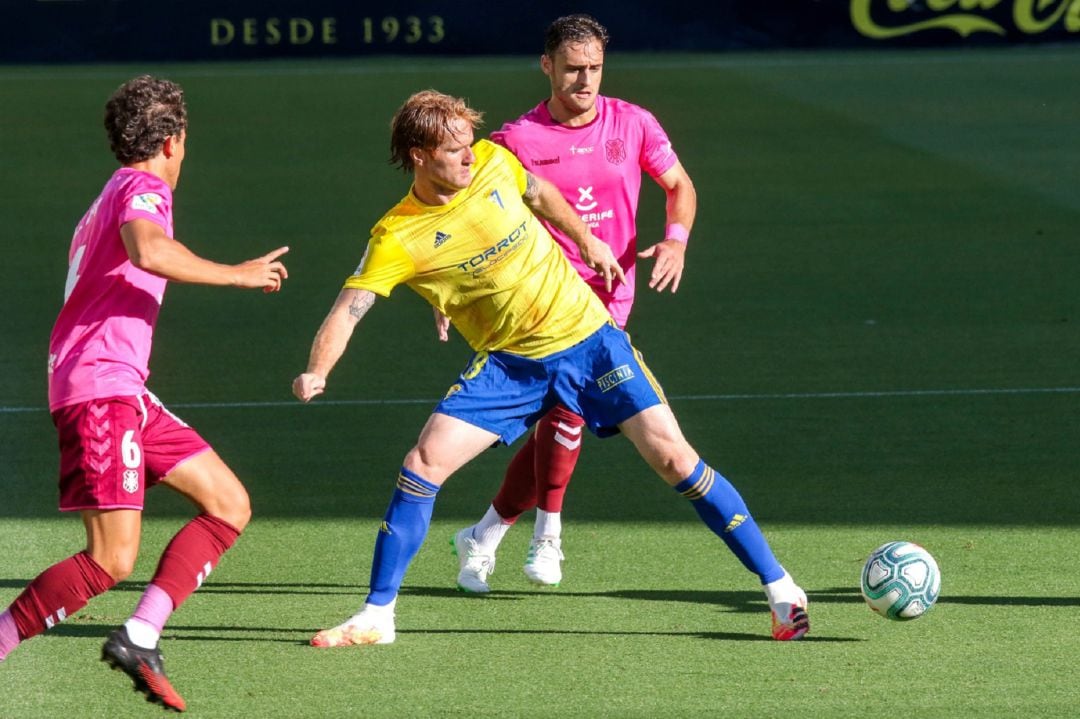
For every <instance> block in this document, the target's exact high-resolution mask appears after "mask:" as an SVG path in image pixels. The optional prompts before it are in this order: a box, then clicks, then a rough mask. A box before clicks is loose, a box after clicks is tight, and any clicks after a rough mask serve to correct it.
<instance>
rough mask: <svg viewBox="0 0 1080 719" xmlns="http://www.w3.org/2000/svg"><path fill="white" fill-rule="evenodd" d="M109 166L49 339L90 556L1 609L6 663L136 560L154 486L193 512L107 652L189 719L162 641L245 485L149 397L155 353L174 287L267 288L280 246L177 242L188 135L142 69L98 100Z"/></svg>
mask: <svg viewBox="0 0 1080 719" xmlns="http://www.w3.org/2000/svg"><path fill="white" fill-rule="evenodd" d="M105 129H106V131H107V133H108V135H109V142H110V144H111V146H112V150H113V154H114V155H115V156H116V159H117V160H119V162H120V164H121V167H120V168H118V169H117V170H116V171H115V172H114V173H113V175H112V177H111V178H109V180H108V182H107V183H106V184H105V187H104V189H103V190H102V191H101V194H100V195H99V196H98V198H97V199H96V200H95V201H94V202H93V204H92V205H91V206H90V209H89V210H87V212H86V214H85V215H84V216H83V218H82V221H81V222H79V224H78V226H77V228H76V230H75V235H74V237H73V239H72V241H71V247H70V250H69V253H68V276H67V282H66V283H65V287H64V304H63V307H62V308H61V310H60V314H59V316H58V317H57V320H56V323H55V325H54V327H53V332H52V337H51V340H50V342H49V363H48V372H49V410H50V411H51V413H52V419H53V423H54V424H55V425H56V429H57V433H58V435H59V445H60V481H59V485H60V487H59V488H60V510H61V511H63V512H79V513H80V514H81V516H82V521H83V525H84V527H85V528H86V548H85V549H84V550H83V551H81V552H78V553H77V554H74V555H73V556H71V557H69V558H67V559H65V560H63V561H61V562H59V563H57V564H54V565H53V566H51V567H49V568H48V569H46V570H45V571H44V572H42V573H41V574H39V575H38V576H37V577H36V578H35V579H33V580H32V581H31V582H30V584H29V585H28V586H27V587H26V589H24V590H23V592H22V593H21V594H20V595H19V596H18V597H16V599H15V601H14V602H12V603H11V605H10V606H9V607H8V608H7V610H5V611H4V612H3V613H0V661H2V660H4V659H5V658H6V657H7V655H8V654H9V653H10V652H11V651H12V649H14V648H15V647H16V646H17V645H18V644H19V643H20V642H22V641H24V640H26V639H29V638H31V637H33V636H35V635H37V634H40V633H42V632H44V631H45V630H46V629H49V628H51V627H52V626H54V625H55V624H57V623H59V622H62V621H64V619H66V618H67V617H70V616H72V615H73V614H75V613H76V612H77V611H79V610H80V609H81V608H82V607H83V606H84V605H85V604H86V603H87V602H88V601H90V599H92V598H93V597H95V596H97V595H99V594H102V593H104V592H106V591H108V590H109V589H110V588H112V587H113V586H114V585H115V584H116V583H117V582H119V581H122V580H124V579H126V578H127V577H128V576H129V575H130V574H131V571H132V569H133V567H134V566H135V559H136V555H137V554H138V550H139V535H140V532H141V527H142V509H143V498H144V494H145V492H146V490H147V489H148V488H149V487H152V486H154V485H157V484H162V485H164V486H167V487H169V488H170V489H173V490H174V491H176V492H179V493H180V494H182V495H183V496H185V497H187V498H188V499H190V500H191V501H192V502H193V503H194V504H195V506H196V508H197V509H198V510H199V514H198V516H196V517H195V518H194V519H192V520H191V521H190V522H188V523H187V524H186V525H185V526H184V527H182V528H181V529H180V531H179V532H178V533H177V534H176V536H174V537H173V539H172V541H170V542H169V544H168V546H167V547H166V548H165V552H164V554H163V555H162V557H161V560H160V562H159V563H158V566H157V571H156V572H155V573H154V576H153V578H152V579H151V580H150V583H149V585H148V586H147V588H146V591H145V592H144V593H143V595H142V598H141V599H140V601H139V603H138V606H137V607H136V609H135V612H134V614H133V615H132V616H131V618H130V619H128V621H127V622H126V623H125V624H124V625H123V626H121V627H119V628H118V629H116V630H115V631H114V632H112V633H111V634H110V635H109V637H108V638H107V640H106V641H105V644H104V646H103V647H102V655H101V658H102V660H103V661H105V662H107V663H108V664H110V665H111V666H112V667H113V668H114V669H120V670H123V671H124V672H125V673H127V674H128V675H129V676H130V677H131V678H132V680H133V681H134V684H135V688H136V689H137V690H139V691H141V692H143V693H144V694H146V697H147V699H148V700H150V701H153V702H157V703H159V704H161V705H163V706H164V707H165V708H167V709H172V710H176V711H183V710H184V709H185V708H186V704H185V702H184V700H183V698H182V697H181V696H180V694H179V693H178V692H177V691H176V690H175V689H174V688H173V687H172V684H171V683H170V682H169V680H168V679H167V678H166V676H165V670H164V667H163V664H162V658H161V652H160V651H159V649H158V639H159V638H160V636H161V631H162V628H163V627H164V625H165V621H166V620H167V619H168V618H169V616H170V615H171V614H172V612H173V610H174V609H176V608H177V607H179V606H180V604H181V603H182V602H183V601H184V600H185V599H186V598H187V597H188V596H190V595H191V593H192V592H194V591H195V590H196V589H197V588H198V587H199V586H200V585H201V584H202V583H203V581H204V580H205V579H206V577H207V575H208V574H209V573H210V571H211V570H212V569H213V568H214V567H215V566H216V565H217V563H218V560H219V559H220V558H221V556H222V554H224V552H225V551H226V550H227V549H228V548H229V547H231V546H232V544H233V543H234V542H235V541H236V538H237V537H238V536H239V534H240V532H241V531H243V529H244V528H245V526H246V525H247V523H248V520H249V519H250V518H251V505H250V502H249V500H248V495H247V491H246V490H245V489H244V486H243V484H241V482H240V480H239V479H237V477H236V475H235V474H233V472H232V470H230V469H229V467H228V466H226V465H225V463H224V462H223V461H222V460H221V458H220V457H219V456H218V455H217V453H215V452H214V451H213V450H212V449H211V448H210V445H209V444H207V442H206V441H205V440H204V439H203V438H202V437H201V436H199V434H198V433H197V432H196V431H195V430H194V429H192V428H191V427H189V426H188V425H187V424H185V423H184V422H183V421H181V420H180V419H179V418H177V417H176V416H175V415H173V414H172V413H171V412H169V411H168V410H167V409H165V407H164V406H163V405H162V404H161V402H160V401H159V400H158V399H157V398H156V397H155V396H154V395H153V394H151V393H150V392H149V391H148V390H147V389H146V379H147V376H148V375H149V373H150V370H149V363H150V347H151V341H152V339H153V334H154V325H155V324H156V322H157V317H158V311H159V309H160V308H161V301H162V297H163V295H164V292H165V286H166V284H167V283H168V281H170V280H172V281H175V282H189V283H200V284H208V285H223V286H234V287H247V288H255V289H262V290H263V291H265V292H276V291H277V290H279V289H280V288H281V284H282V282H283V281H284V280H285V278H286V276H287V272H286V270H285V266H284V265H283V264H282V263H281V262H280V261H279V260H278V257H280V256H281V255H282V254H284V253H285V252H287V251H288V248H287V247H281V248H278V249H276V250H274V251H273V252H270V253H268V254H266V255H264V256H262V257H257V258H255V259H253V260H249V261H247V262H242V263H240V264H238V265H223V264H218V263H216V262H211V261H210V260H205V259H203V258H201V257H199V256H197V255H195V254H194V253H192V252H191V251H190V250H189V249H187V247H186V246H185V245H183V244H182V243H180V242H179V241H177V240H176V239H174V238H173V220H172V204H173V190H175V189H176V185H177V182H178V181H179V178H180V168H181V165H182V164H183V160H184V155H185V143H186V139H187V107H186V105H185V103H184V93H183V90H182V89H181V88H180V86H179V85H177V84H176V83H173V82H170V81H168V80H163V79H159V78H155V77H151V76H149V75H142V76H139V77H136V78H134V79H133V80H130V81H129V82H127V83H124V84H123V85H121V86H120V88H118V89H117V90H116V92H114V93H113V95H112V96H111V97H110V98H109V100H108V102H107V103H106V105H105Z"/></svg>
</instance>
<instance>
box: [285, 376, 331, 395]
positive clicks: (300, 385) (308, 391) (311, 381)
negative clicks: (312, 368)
mask: <svg viewBox="0 0 1080 719" xmlns="http://www.w3.org/2000/svg"><path fill="white" fill-rule="evenodd" d="M325 389H326V378H325V377H323V376H322V375H319V374H315V373H314V372H305V373H303V374H302V375H300V376H299V377H297V378H296V379H294V380H293V383H292V391H293V394H294V395H296V398H297V399H298V400H300V401H301V402H310V401H311V400H312V398H313V397H315V396H316V395H320V394H322V393H323V390H325Z"/></svg>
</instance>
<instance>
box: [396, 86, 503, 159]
mask: <svg viewBox="0 0 1080 719" xmlns="http://www.w3.org/2000/svg"><path fill="white" fill-rule="evenodd" d="M483 117H484V114H483V113H482V112H479V111H478V110H474V109H472V108H471V107H469V105H468V103H466V102H465V100H463V99H462V98H460V97H453V96H452V95H446V94H443V93H441V92H438V91H437V90H421V91H420V92H417V93H414V94H413V95H412V96H411V97H409V99H408V100H406V101H405V102H404V104H402V106H401V107H399V108H398V110H397V112H395V113H394V119H393V120H391V121H390V163H391V164H392V165H396V166H398V167H400V168H401V169H402V170H404V171H405V172H409V171H411V170H412V169H413V160H412V157H411V156H410V154H409V151H410V150H412V148H414V147H419V148H422V149H425V150H433V149H435V148H436V147H438V146H439V143H441V142H442V140H443V138H445V137H446V135H448V134H452V133H453V131H454V128H453V122H454V121H455V120H464V121H465V122H466V123H468V125H469V127H471V128H473V129H476V128H477V127H480V126H481V125H483Z"/></svg>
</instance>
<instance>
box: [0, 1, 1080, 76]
mask: <svg viewBox="0 0 1080 719" xmlns="http://www.w3.org/2000/svg"><path fill="white" fill-rule="evenodd" d="M0 7H2V8H3V9H4V13H3V21H2V22H0V62H7V63H15V62H113V61H129V60H141V61H150V60H243V59H259V58H300V57H351V56H361V55H388V54H402V55H465V54H468V55H479V54H534V53H535V52H536V50H537V48H538V47H540V46H541V42H542V37H543V30H544V28H545V27H546V25H547V24H548V23H549V22H550V21H551V20H552V19H554V18H555V17H557V16H559V15H562V14H567V13H571V12H589V13H590V14H593V15H595V16H596V17H597V18H598V19H599V20H600V21H601V22H603V23H604V24H605V25H607V26H608V28H609V29H610V30H611V34H612V38H613V41H612V44H611V46H610V49H611V50H614V51H637V50H649V51H696V52H710V51H721V50H736V49H765V48H821V47H864V48H865V47H874V46H884V47H903V46H930V45H936V46H960V45H989V44H1004V43H1042V42H1058V43H1060V42H1072V41H1075V40H1076V39H1077V38H1080V0H712V1H711V2H704V3H692V4H691V3H672V2H656V1H655V0H623V1H622V2H619V1H616V0H609V1H606V2H605V1H600V2H579V3H565V2H559V1H552V2H544V3H531V4H530V3H490V4H489V3H483V4H482V3H468V2H446V1H445V0H443V1H433V0H414V1H413V2H398V1H395V0H386V1H385V2H378V1H377V0H369V1H365V2H357V1H355V0H352V1H350V0H305V1H300V0H158V1H157V2H153V1H149V2H148V1H146V0H0Z"/></svg>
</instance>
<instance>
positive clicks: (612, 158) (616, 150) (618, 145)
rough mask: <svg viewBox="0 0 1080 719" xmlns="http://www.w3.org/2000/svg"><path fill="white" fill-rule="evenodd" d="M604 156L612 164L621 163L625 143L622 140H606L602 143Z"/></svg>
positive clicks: (624, 153) (624, 157) (624, 156)
mask: <svg viewBox="0 0 1080 719" xmlns="http://www.w3.org/2000/svg"><path fill="white" fill-rule="evenodd" d="M604 157H606V158H607V161H608V162H610V163H611V164H612V165H621V164H622V163H623V161H624V160H625V159H626V145H624V144H623V141H622V140H619V139H615V140H608V141H607V142H606V143H604Z"/></svg>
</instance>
